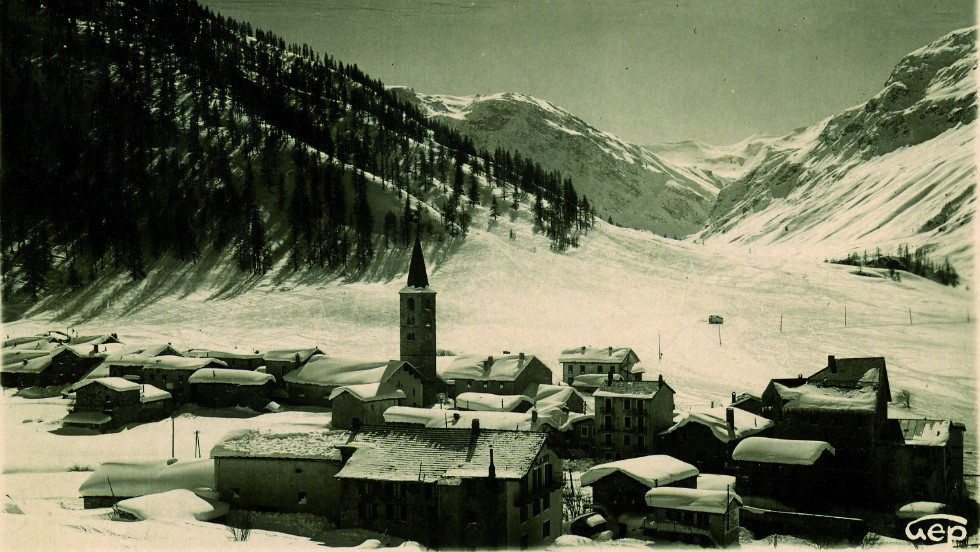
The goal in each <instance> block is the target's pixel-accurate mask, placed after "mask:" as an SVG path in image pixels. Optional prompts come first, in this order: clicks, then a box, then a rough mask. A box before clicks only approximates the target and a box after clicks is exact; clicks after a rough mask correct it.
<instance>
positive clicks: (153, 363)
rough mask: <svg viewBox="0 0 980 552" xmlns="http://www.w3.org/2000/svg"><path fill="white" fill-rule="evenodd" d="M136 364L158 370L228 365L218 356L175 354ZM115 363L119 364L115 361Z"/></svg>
mask: <svg viewBox="0 0 980 552" xmlns="http://www.w3.org/2000/svg"><path fill="white" fill-rule="evenodd" d="M133 363H134V364H136V365H139V366H142V367H143V368H151V369H156V370H200V369H201V368H225V367H227V366H228V365H227V364H225V362H224V361H222V360H218V359H216V358H189V357H179V356H175V355H161V356H155V357H150V358H145V359H140V360H134V361H133ZM113 364H117V363H116V362H113Z"/></svg>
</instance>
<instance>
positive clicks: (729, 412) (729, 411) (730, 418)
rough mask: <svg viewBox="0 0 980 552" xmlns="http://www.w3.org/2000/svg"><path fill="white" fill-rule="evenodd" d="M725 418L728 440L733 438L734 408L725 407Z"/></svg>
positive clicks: (730, 440)
mask: <svg viewBox="0 0 980 552" xmlns="http://www.w3.org/2000/svg"><path fill="white" fill-rule="evenodd" d="M725 420H726V421H727V422H728V442H732V441H734V440H735V409H734V408H732V407H730V406H729V407H728V408H726V409H725Z"/></svg>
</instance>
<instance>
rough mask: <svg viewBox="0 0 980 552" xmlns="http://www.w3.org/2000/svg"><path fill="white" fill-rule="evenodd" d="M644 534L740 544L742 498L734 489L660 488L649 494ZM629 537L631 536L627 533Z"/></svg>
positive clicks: (707, 543) (707, 544) (711, 544)
mask: <svg viewBox="0 0 980 552" xmlns="http://www.w3.org/2000/svg"><path fill="white" fill-rule="evenodd" d="M646 503H647V506H648V507H649V512H648V513H647V514H646V515H645V516H644V519H643V523H642V526H641V527H642V528H641V531H642V535H643V536H644V537H652V538H654V539H656V540H657V541H660V540H661V539H664V538H666V539H669V540H674V541H682V542H689V543H693V544H699V545H701V546H705V547H708V548H721V547H727V546H731V545H733V544H737V543H738V533H739V510H740V508H741V505H742V498H741V497H740V496H738V495H737V494H735V493H734V492H731V491H719V490H715V489H684V488H678V487H657V488H655V489H650V490H649V491H647V494H646ZM627 536H629V535H627Z"/></svg>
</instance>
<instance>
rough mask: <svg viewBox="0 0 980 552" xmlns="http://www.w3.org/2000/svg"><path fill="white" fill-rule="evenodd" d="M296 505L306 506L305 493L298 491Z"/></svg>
mask: <svg viewBox="0 0 980 552" xmlns="http://www.w3.org/2000/svg"><path fill="white" fill-rule="evenodd" d="M296 503H297V504H299V505H300V506H306V493H304V492H303V491H300V492H299V497H298V498H297V500H296Z"/></svg>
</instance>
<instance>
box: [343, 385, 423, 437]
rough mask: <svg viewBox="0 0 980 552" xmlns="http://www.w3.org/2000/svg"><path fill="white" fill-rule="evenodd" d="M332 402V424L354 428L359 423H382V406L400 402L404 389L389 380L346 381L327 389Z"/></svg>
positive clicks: (402, 398)
mask: <svg viewBox="0 0 980 552" xmlns="http://www.w3.org/2000/svg"><path fill="white" fill-rule="evenodd" d="M329 398H330V402H331V404H333V418H332V420H331V425H332V426H333V427H334V428H336V429H357V428H359V427H361V426H362V425H381V424H383V423H384V421H385V420H384V413H385V410H388V408H390V407H392V406H403V404H402V403H404V402H405V391H404V390H402V389H398V388H397V387H395V386H394V385H393V384H391V383H389V382H382V383H362V384H359V385H345V386H342V387H338V388H336V389H334V390H333V392H332V393H330V397H329Z"/></svg>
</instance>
